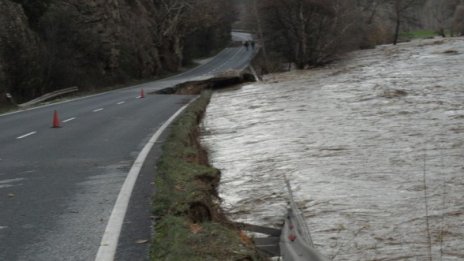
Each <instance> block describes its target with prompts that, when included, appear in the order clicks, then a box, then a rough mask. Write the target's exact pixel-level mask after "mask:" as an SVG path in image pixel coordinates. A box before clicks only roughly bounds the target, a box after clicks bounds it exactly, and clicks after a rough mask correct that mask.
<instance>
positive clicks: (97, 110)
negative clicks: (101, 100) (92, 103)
mask: <svg viewBox="0 0 464 261" xmlns="http://www.w3.org/2000/svg"><path fill="white" fill-rule="evenodd" d="M99 111H103V108H100V109H95V110H93V112H99Z"/></svg>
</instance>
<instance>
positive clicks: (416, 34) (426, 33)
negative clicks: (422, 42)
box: [400, 30, 438, 40]
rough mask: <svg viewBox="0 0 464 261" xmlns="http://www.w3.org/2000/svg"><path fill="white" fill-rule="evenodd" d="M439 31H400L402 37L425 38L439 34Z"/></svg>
mask: <svg viewBox="0 0 464 261" xmlns="http://www.w3.org/2000/svg"><path fill="white" fill-rule="evenodd" d="M437 35H438V34H437V32H435V31H433V30H417V31H412V32H402V33H400V38H401V39H408V40H412V39H425V38H433V37H435V36H437Z"/></svg>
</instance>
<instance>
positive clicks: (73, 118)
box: [63, 117, 76, 123]
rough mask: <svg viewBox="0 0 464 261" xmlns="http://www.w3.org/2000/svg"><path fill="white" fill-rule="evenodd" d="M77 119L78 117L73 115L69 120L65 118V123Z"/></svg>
mask: <svg viewBox="0 0 464 261" xmlns="http://www.w3.org/2000/svg"><path fill="white" fill-rule="evenodd" d="M75 119H76V117H72V118H69V119H67V120H64V121H63V123H66V122H70V121H73V120H75Z"/></svg>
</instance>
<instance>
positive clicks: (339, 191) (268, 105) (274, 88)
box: [202, 38, 464, 260]
mask: <svg viewBox="0 0 464 261" xmlns="http://www.w3.org/2000/svg"><path fill="white" fill-rule="evenodd" d="M202 143H203V144H204V145H205V146H206V147H207V149H208V151H209V153H210V154H209V157H210V161H211V163H212V164H213V165H214V166H215V167H217V168H219V169H220V170H221V171H222V181H221V185H220V196H221V197H222V198H223V200H224V201H223V207H224V208H225V209H226V210H227V212H228V213H229V216H230V218H231V219H233V220H236V221H244V222H249V223H255V224H260V225H267V226H278V225H279V224H280V223H281V222H282V220H283V215H284V213H285V211H286V197H287V195H288V193H287V192H286V189H285V186H284V181H283V175H286V176H287V178H288V179H289V180H290V182H291V185H292V187H293V190H294V194H295V200H296V201H297V202H298V204H299V206H300V208H301V209H302V210H303V212H304V215H305V218H306V222H307V224H308V226H309V228H310V230H311V233H312V237H313V240H314V243H315V245H316V246H317V248H318V249H319V250H320V252H321V253H323V254H324V255H325V256H327V257H328V258H329V259H331V260H464V38H454V39H445V40H443V39H429V40H421V41H414V42H411V43H403V44H400V45H398V46H391V45H388V46H387V45H386V46H379V47H377V48H376V49H373V50H365V51H357V52H354V53H351V54H350V55H348V57H346V58H344V59H343V60H342V61H341V62H338V63H336V64H333V65H331V66H330V67H327V68H322V69H316V70H307V71H294V72H288V73H283V74H278V75H270V76H267V78H266V79H265V81H264V82H262V83H255V84H250V85H245V86H242V87H239V88H236V89H232V90H225V91H219V92H216V93H215V94H214V95H213V98H212V101H211V104H210V106H209V107H208V110H207V113H206V116H205V119H204V121H203V136H202Z"/></svg>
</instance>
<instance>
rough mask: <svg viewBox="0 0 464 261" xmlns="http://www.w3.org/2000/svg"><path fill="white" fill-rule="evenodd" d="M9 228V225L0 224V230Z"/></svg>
mask: <svg viewBox="0 0 464 261" xmlns="http://www.w3.org/2000/svg"><path fill="white" fill-rule="evenodd" d="M5 228H8V227H7V226H0V230H2V229H5Z"/></svg>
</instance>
